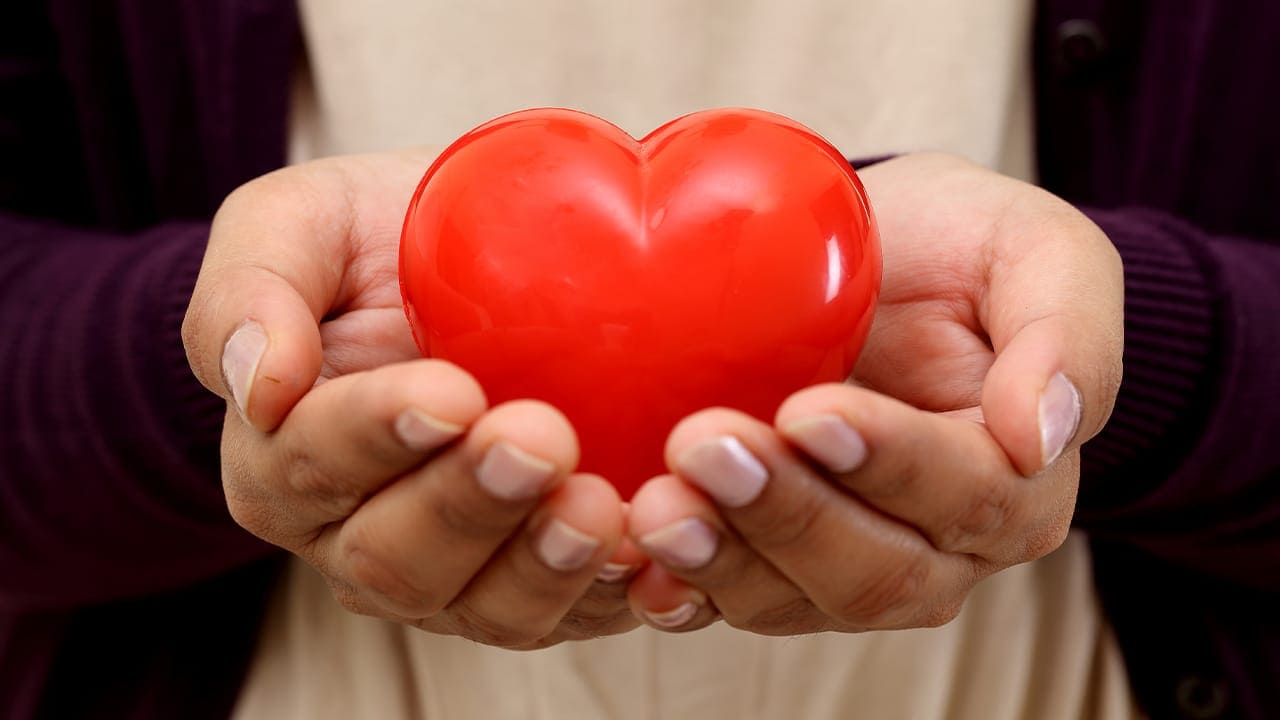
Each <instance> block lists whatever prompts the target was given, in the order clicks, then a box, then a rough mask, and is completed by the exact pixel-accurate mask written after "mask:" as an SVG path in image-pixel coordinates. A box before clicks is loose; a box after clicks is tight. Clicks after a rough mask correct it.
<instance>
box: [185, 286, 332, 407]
mask: <svg viewBox="0 0 1280 720" xmlns="http://www.w3.org/2000/svg"><path fill="white" fill-rule="evenodd" d="M200 283H205V284H216V285H218V286H220V287H221V288H222V289H220V290H219V291H218V296H216V297H212V296H211V295H212V292H213V291H212V290H209V289H205V288H201V287H200ZM200 283H197V292H196V293H195V295H194V296H193V299H192V304H191V306H190V307H189V308H188V311H187V317H186V321H185V322H184V324H183V338H184V341H185V342H186V345H187V355H188V358H189V360H190V362H191V367H192V369H193V370H195V372H196V375H197V377H199V378H200V381H201V382H203V383H204V384H205V386H206V387H208V388H209V389H210V390H212V391H214V392H215V393H217V394H218V395H221V396H222V397H223V398H225V399H227V400H228V401H230V402H231V403H232V404H234V406H235V408H236V410H237V411H239V413H240V416H241V417H242V418H244V420H245V422H247V423H248V424H249V425H251V426H252V427H254V428H256V429H258V430H263V431H269V430H273V429H275V427H276V426H277V425H279V424H280V422H281V421H282V420H283V419H284V416H285V415H286V414H288V412H289V410H290V409H292V408H293V406H294V405H295V404H296V403H297V402H298V400H299V399H301V398H302V396H303V395H304V394H306V392H307V390H309V389H310V388H311V386H312V385H314V384H315V381H316V378H317V377H318V376H319V374H320V366H321V362H322V359H323V355H322V350H321V345H320V328H319V325H318V324H317V321H316V319H315V317H314V316H313V315H312V312H311V308H310V307H308V305H307V303H306V302H305V301H304V300H303V299H302V297H301V296H300V295H299V294H298V293H297V291H295V290H294V288H293V287H292V286H291V285H289V284H288V283H287V282H285V281H284V280H283V279H282V278H280V277H279V276H277V275H274V274H272V273H271V272H270V271H267V270H263V269H259V268H244V269H243V270H238V271H232V272H228V273H224V274H222V275H221V276H220V277H209V278H207V282H206V278H205V277H204V276H203V275H202V277H201V281H200Z"/></svg>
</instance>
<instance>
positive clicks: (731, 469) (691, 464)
mask: <svg viewBox="0 0 1280 720" xmlns="http://www.w3.org/2000/svg"><path fill="white" fill-rule="evenodd" d="M676 466H677V467H678V468H679V470H680V474H681V475H684V476H685V478H687V479H688V480H691V481H693V483H694V484H696V485H697V486H698V487H700V488H702V489H703V490H705V491H707V493H708V494H709V495H711V497H713V498H715V500H716V502H718V503H720V504H721V505H724V506H725V507H734V508H736V507H742V506H743V505H747V504H748V503H750V502H751V501H752V500H755V499H756V498H757V497H759V496H760V492H761V491H762V490H764V484H765V481H767V480H768V479H769V471H768V470H766V469H765V467H764V465H762V464H761V463H760V461H759V460H757V459H756V457H755V456H754V455H752V454H751V451H750V450H748V449H747V448H746V446H745V445H743V444H742V442H741V441H740V440H738V439H737V438H735V437H728V436H724V437H718V438H714V439H711V440H703V441H702V442H700V443H698V444H697V445H694V446H693V447H691V448H689V449H688V450H686V451H685V452H684V454H683V455H681V456H680V458H679V460H677V461H676Z"/></svg>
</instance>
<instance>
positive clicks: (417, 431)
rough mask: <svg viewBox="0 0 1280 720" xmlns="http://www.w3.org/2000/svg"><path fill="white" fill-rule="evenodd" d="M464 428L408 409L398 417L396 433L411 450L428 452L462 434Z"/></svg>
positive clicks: (417, 410)
mask: <svg viewBox="0 0 1280 720" xmlns="http://www.w3.org/2000/svg"><path fill="white" fill-rule="evenodd" d="M462 431H463V427H462V426H461V425H455V424H453V423H451V422H445V421H444V420H439V419H436V418H433V417H431V416H430V415H428V414H426V413H424V412H422V411H421V410H419V409H417V408H406V409H405V410H404V411H402V412H401V413H400V415H398V416H397V417H396V422H395V432H396V437H397V438H399V439H400V442H401V444H403V445H404V446H405V447H407V448H409V449H410V450H414V451H417V452H428V451H430V450H435V449H436V448H438V447H440V446H442V445H444V444H446V443H448V442H449V441H451V440H453V439H454V438H456V437H458V436H459V435H461V434H462Z"/></svg>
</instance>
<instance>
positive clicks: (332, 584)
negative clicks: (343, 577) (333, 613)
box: [325, 578, 379, 616]
mask: <svg viewBox="0 0 1280 720" xmlns="http://www.w3.org/2000/svg"><path fill="white" fill-rule="evenodd" d="M325 580H326V582H328V584H329V592H330V593H332V594H333V599H334V600H335V601H336V602H337V603H338V605H339V606H340V607H341V608H342V609H343V610H346V611H347V612H349V613H351V614H353V615H369V616H378V615H379V613H378V612H377V611H375V610H374V609H373V608H371V607H370V606H369V604H368V603H367V602H365V600H364V598H362V597H361V596H360V593H359V591H357V590H356V589H355V588H354V587H352V586H351V585H348V584H347V583H344V582H341V581H339V580H335V579H333V578H325Z"/></svg>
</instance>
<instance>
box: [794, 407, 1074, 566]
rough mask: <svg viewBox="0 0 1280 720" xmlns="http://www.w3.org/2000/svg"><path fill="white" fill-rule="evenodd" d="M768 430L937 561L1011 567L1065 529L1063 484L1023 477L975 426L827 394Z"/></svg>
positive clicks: (1067, 482) (1066, 483)
mask: <svg viewBox="0 0 1280 720" xmlns="http://www.w3.org/2000/svg"><path fill="white" fill-rule="evenodd" d="M775 425H776V427H777V428H778V429H779V433H780V434H781V435H782V436H783V437H785V438H786V439H787V440H788V441H789V442H790V443H791V444H792V445H793V446H794V447H795V448H796V449H797V451H799V452H800V453H803V454H804V455H805V456H807V457H808V458H809V459H810V460H812V462H813V464H814V465H816V466H817V467H819V468H822V469H823V470H825V471H827V473H828V477H829V478H830V479H831V480H832V481H833V482H835V483H836V484H837V485H840V486H843V487H845V488H848V489H849V490H851V491H852V492H853V493H854V494H855V495H856V496H857V497H858V498H859V499H860V500H862V501H865V502H866V503H868V504H870V505H872V506H873V507H875V508H876V509H877V510H879V511H881V512H883V513H885V514H887V515H889V516H891V517H893V518H896V519H898V520H900V521H902V522H905V523H907V524H909V525H911V526H913V527H914V528H915V529H916V530H918V531H919V532H920V533H921V534H922V535H924V536H925V537H926V538H927V539H928V540H929V542H930V543H931V544H932V545H933V546H934V547H935V548H937V549H938V550H941V551H943V552H949V553H973V554H977V555H980V556H982V557H984V558H986V559H988V560H990V561H992V562H994V563H997V564H999V565H1001V566H1005V565H1011V564H1013V563H1016V562H1023V561H1025V560H1030V559H1032V558H1033V557H1039V556H1040V555H1042V554H1044V552H1047V550H1046V548H1045V547H1044V543H1048V542H1052V540H1053V537H1054V536H1055V535H1056V534H1057V531H1058V529H1059V528H1060V527H1061V528H1065V526H1066V525H1067V524H1069V521H1070V516H1071V505H1072V501H1073V500H1074V498H1075V486H1074V483H1073V482H1072V481H1071V478H1070V476H1069V475H1067V474H1063V473H1055V474H1050V475H1045V476H1042V477H1037V478H1033V479H1027V478H1024V477H1022V476H1021V475H1019V474H1018V473H1017V472H1016V470H1015V469H1014V468H1013V466H1012V465H1011V464H1010V463H1009V460H1008V457H1007V456H1006V455H1005V452H1004V450H1003V449H1002V448H1001V447H1000V445H999V444H998V443H996V441H995V440H994V438H992V437H991V435H990V433H988V432H987V431H986V429H985V428H984V427H983V426H982V425H981V424H980V423H975V422H971V421H969V420H963V419H959V418H955V417H951V416H946V415H939V414H935V413H929V412H924V411H921V410H917V409H915V408H913V407H911V406H909V405H907V404H905V403H902V402H899V401H898V400H895V399H893V398H889V397H886V396H884V395H881V394H879V393H875V392H872V391H870V390H865V389H862V388H856V387H852V386H849V385H841V384H826V385H818V386H814V387H811V388H806V389H804V390H801V391H800V392H798V393H796V394H794V395H792V396H791V397H789V398H788V399H787V400H786V401H784V402H783V404H782V406H781V407H780V408H779V409H778V416H777V420H776V422H775Z"/></svg>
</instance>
